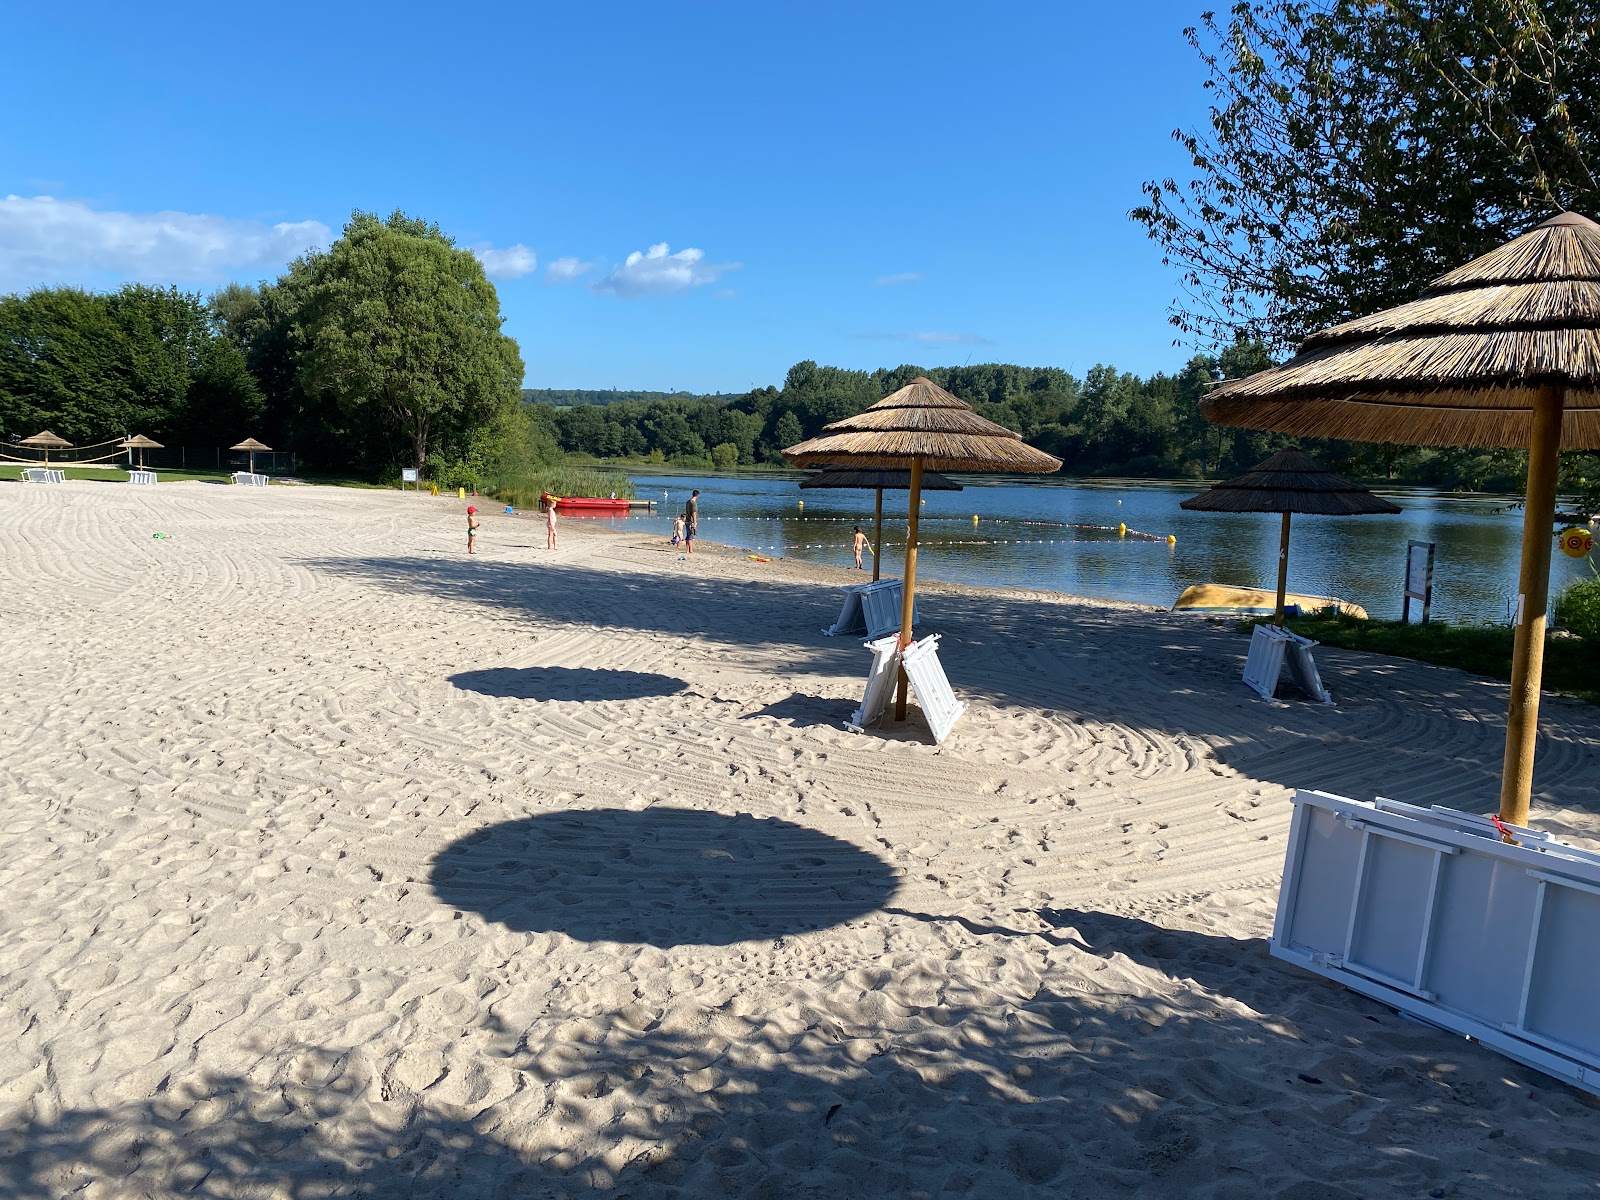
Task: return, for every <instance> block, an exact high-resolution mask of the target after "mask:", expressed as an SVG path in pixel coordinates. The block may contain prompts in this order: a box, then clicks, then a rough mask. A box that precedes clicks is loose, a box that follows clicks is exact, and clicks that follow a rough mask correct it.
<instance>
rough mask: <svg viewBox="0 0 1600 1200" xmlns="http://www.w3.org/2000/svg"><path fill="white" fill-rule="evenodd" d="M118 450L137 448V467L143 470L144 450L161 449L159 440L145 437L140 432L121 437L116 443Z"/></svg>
mask: <svg viewBox="0 0 1600 1200" xmlns="http://www.w3.org/2000/svg"><path fill="white" fill-rule="evenodd" d="M117 449H119V450H137V451H138V452H139V469H140V470H141V471H142V470H144V452H145V451H146V450H160V449H163V447H162V445H161V443H160V442H158V441H156V440H155V439H154V438H147V437H145V435H144V434H142V433H136V434H134V435H133V436H132V437H130V438H123V439H122V441H120V442H118V443H117Z"/></svg>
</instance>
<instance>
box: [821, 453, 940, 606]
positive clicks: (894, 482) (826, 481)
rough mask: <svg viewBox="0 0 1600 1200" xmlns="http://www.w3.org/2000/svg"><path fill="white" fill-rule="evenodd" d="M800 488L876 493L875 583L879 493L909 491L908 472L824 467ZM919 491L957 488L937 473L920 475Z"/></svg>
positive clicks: (880, 515)
mask: <svg viewBox="0 0 1600 1200" xmlns="http://www.w3.org/2000/svg"><path fill="white" fill-rule="evenodd" d="M800 486H801V487H803V488H856V489H860V488H872V489H873V490H874V491H876V492H877V494H878V498H877V504H876V505H875V506H874V508H873V516H872V582H873V583H877V582H878V560H879V558H880V557H881V552H882V550H883V493H884V492H885V491H891V492H904V491H907V490H908V489H909V488H910V487H911V472H910V471H870V470H857V469H855V468H853V467H824V468H822V470H821V471H819V472H817V474H815V475H813V476H812V477H811V478H810V479H806V480H803V481H802V482H801V484H800ZM922 490H923V491H925V492H959V491H960V490H961V485H960V484H959V483H957V482H956V481H955V480H954V479H946V478H945V477H944V476H943V475H941V474H939V472H937V471H924V472H923V473H922Z"/></svg>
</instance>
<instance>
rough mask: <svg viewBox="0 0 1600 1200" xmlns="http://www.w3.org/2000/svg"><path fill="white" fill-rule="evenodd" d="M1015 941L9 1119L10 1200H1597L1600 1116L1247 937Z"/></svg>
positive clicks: (192, 1082)
mask: <svg viewBox="0 0 1600 1200" xmlns="http://www.w3.org/2000/svg"><path fill="white" fill-rule="evenodd" d="M923 917H924V919H926V920H929V921H932V922H934V923H936V924H938V923H942V922H943V921H944V920H946V918H940V917H938V916H936V915H927V914H924V915H923ZM1013 918H1014V922H1015V923H1016V924H1018V925H1020V926H1036V927H1037V928H1035V929H1032V930H1030V929H1027V928H1016V929H1002V928H995V929H993V930H991V932H994V933H997V934H1004V935H1005V938H1004V939H1003V940H1002V941H1000V942H999V943H998V950H997V951H991V952H990V953H989V954H988V956H987V957H984V958H982V959H981V960H975V959H974V957H973V955H974V953H975V948H974V947H973V946H971V944H970V942H969V944H968V945H967V947H966V950H965V951H963V952H962V953H961V954H957V955H955V956H953V957H952V958H951V960H950V961H949V962H947V963H945V964H942V965H940V966H939V967H938V969H928V967H929V966H931V964H925V965H924V967H923V968H921V969H912V968H909V967H902V968H900V969H898V970H897V969H892V968H890V967H887V966H885V967H881V968H880V967H870V968H862V969H858V970H854V971H850V972H848V973H845V974H843V975H842V976H841V977H839V978H837V979H836V980H835V981H834V982H833V984H832V986H831V987H829V988H826V989H819V988H811V989H809V990H808V993H807V994H806V995H804V996H780V997H776V998H774V997H773V996H772V995H770V994H769V995H767V996H765V997H763V998H756V999H752V1000H751V1001H749V1002H748V1003H745V1002H741V1001H740V1000H739V999H737V998H736V999H734V1000H731V1001H728V1002H727V1003H724V1004H722V1005H720V1006H719V1007H716V1008H714V1009H710V1010H705V1009H700V1008H694V1007H691V1008H689V1009H687V1010H671V1011H667V1012H662V1011H660V1010H654V1011H652V1010H648V1009H645V1008H643V1007H642V1006H640V1005H630V1006H629V1007H628V1008H626V1009H623V1010H621V1011H618V1012H616V1013H612V1014H609V1015H603V1016H596V1017H588V1018H585V1019H583V1020H582V1021H581V1022H580V1023H579V1024H580V1026H581V1029H580V1030H578V1031H577V1032H578V1036H574V1032H575V1030H574V1027H573V1026H572V1024H571V1023H570V1022H565V1023H557V1024H552V1025H545V1026H538V1027H527V1026H523V1027H512V1026H510V1025H508V1024H507V1023H505V1022H504V1021H503V1020H501V1019H499V1018H498V1017H494V1016H492V1015H491V1016H490V1018H489V1020H488V1022H487V1024H486V1026H485V1027H484V1032H485V1041H484V1043H483V1044H482V1045H481V1047H480V1049H479V1055H480V1058H481V1059H483V1060H493V1061H494V1062H496V1063H498V1064H500V1065H501V1066H503V1067H509V1068H511V1069H512V1070H514V1071H515V1073H516V1076H517V1079H518V1085H517V1089H516V1091H515V1092H514V1093H513V1094H512V1095H511V1096H508V1097H506V1098H505V1099H503V1100H501V1101H499V1102H498V1103H494V1104H488V1103H485V1102H479V1103H477V1104H473V1103H465V1104H453V1105H452V1104H446V1103H444V1102H443V1101H437V1100H431V1099H430V1098H429V1096H428V1094H427V1091H426V1089H425V1090H424V1091H423V1092H422V1093H421V1094H417V1093H412V1092H408V1091H406V1090H405V1088H404V1087H403V1086H401V1085H399V1084H396V1082H395V1081H394V1079H393V1078H392V1076H391V1075H390V1074H389V1073H387V1072H386V1070H385V1068H383V1067H382V1065H381V1064H379V1065H377V1066H373V1067H364V1066H362V1065H360V1059H359V1055H358V1054H356V1053H352V1052H348V1051H334V1050H316V1049H308V1050H303V1051H302V1052H301V1053H299V1054H296V1055H293V1062H294V1064H295V1065H294V1066H293V1067H292V1068H280V1069H279V1070H277V1071H275V1072H273V1076H272V1081H271V1082H264V1081H257V1082H252V1081H250V1080H247V1079H244V1078H240V1077H235V1076H203V1075H200V1074H198V1073H196V1074H193V1075H190V1076H187V1077H184V1078H179V1079H176V1080H173V1081H170V1082H169V1083H166V1084H163V1085H161V1091H160V1093H159V1094H158V1095H157V1096H156V1097H155V1098H153V1099H149V1100H141V1101H137V1102H130V1103H127V1104H119V1105H113V1106H108V1107H104V1108H89V1109H69V1110H67V1111H62V1112H50V1113H47V1114H43V1115H37V1116H31V1115H22V1116H19V1117H18V1118H16V1119H14V1120H12V1121H11V1122H9V1123H7V1124H5V1125H3V1126H0V1193H3V1194H4V1195H6V1196H8V1197H18V1198H29V1200H31V1198H34V1197H46V1196H50V1197H55V1196H61V1195H67V1194H76V1193H77V1192H79V1191H81V1190H84V1189H85V1188H87V1186H88V1185H89V1184H90V1183H91V1182H95V1183H98V1185H99V1189H100V1193H101V1194H105V1195H114V1196H123V1195H129V1196H133V1195H150V1196H163V1197H164V1196H169V1195H188V1196H199V1197H206V1198H217V1200H221V1198H223V1197H228V1198H233V1197H246V1196H263V1195H265V1196H284V1197H291V1198H293V1200H310V1198H312V1197H319V1198H320V1197H327V1196H374V1197H424V1196H427V1197H475V1198H476V1197H563V1196H565V1197H579V1196H585V1197H586V1196H600V1195H605V1196H612V1197H621V1196H628V1197H634V1198H643V1197H662V1198H666V1197H672V1198H675V1200H690V1198H692V1197H720V1196H738V1197H751V1198H756V1197H831V1196H861V1195H874V1196H895V1197H900V1196H904V1197H934V1196H968V1195H972V1196H1007V1197H1011V1196H1016V1197H1023V1198H1038V1200H1044V1198H1045V1197H1051V1198H1054V1197H1061V1196H1068V1197H1085V1198H1088V1197H1102V1196H1118V1197H1122V1196H1127V1197H1149V1198H1156V1197H1162V1198H1165V1197H1197V1198H1200V1200H1244V1198H1246V1197H1248V1198H1250V1200H1258V1198H1260V1197H1273V1198H1279V1200H1346V1198H1351V1197H1370V1196H1379V1195H1382V1196H1390V1195H1394V1196H1410V1195H1429V1194H1431V1193H1433V1192H1434V1190H1435V1189H1443V1194H1445V1195H1457V1196H1465V1197H1472V1196H1528V1197H1535V1196H1537V1197H1553V1196H1578V1195H1588V1194H1592V1188H1593V1184H1594V1172H1595V1170H1596V1169H1597V1167H1600V1154H1596V1153H1595V1152H1594V1151H1593V1150H1592V1149H1591V1148H1590V1147H1589V1145H1588V1142H1589V1141H1590V1138H1589V1128H1590V1123H1591V1122H1592V1118H1593V1113H1592V1111H1591V1110H1590V1109H1589V1108H1587V1107H1586V1106H1585V1105H1584V1104H1583V1103H1581V1102H1580V1100H1579V1099H1578V1098H1577V1097H1576V1095H1575V1094H1573V1093H1571V1092H1569V1091H1567V1090H1566V1089H1564V1088H1562V1087H1560V1086H1559V1085H1556V1084H1553V1083H1552V1082H1551V1081H1549V1080H1546V1079H1545V1078H1544V1077H1542V1076H1539V1075H1538V1074H1537V1073H1535V1072H1531V1071H1527V1070H1524V1069H1522V1068H1518V1067H1516V1066H1514V1065H1512V1064H1509V1063H1506V1062H1505V1061H1504V1060H1501V1059H1499V1058H1498V1057H1497V1056H1494V1055H1492V1054H1490V1053H1489V1052H1488V1051H1486V1050H1483V1049H1482V1048H1480V1047H1478V1046H1475V1045H1471V1044H1469V1043H1467V1042H1465V1041H1463V1040H1462V1039H1459V1038H1454V1037H1450V1036H1448V1035H1446V1034H1443V1033H1441V1032H1439V1031H1437V1030H1432V1029H1427V1028H1423V1027H1420V1026H1417V1025H1411V1024H1408V1023H1405V1022H1402V1021H1400V1020H1399V1019H1398V1018H1396V1017H1395V1016H1394V1015H1393V1014H1391V1013H1389V1012H1388V1011H1387V1010H1385V1009H1382V1008H1380V1007H1379V1006H1377V1005H1374V1004H1370V1003H1368V1002H1366V1001H1364V1000H1362V999H1360V998H1359V997H1354V996H1352V995H1351V994H1349V993H1346V992H1343V991H1341V990H1334V989H1329V988H1325V987H1321V986H1317V985H1316V984H1315V983H1314V982H1311V981H1309V980H1308V979H1307V978H1306V977H1305V976H1304V975H1302V974H1300V973H1298V972H1295V971H1293V970H1291V969H1289V968H1286V967H1284V966H1282V965H1281V964H1278V963H1276V962H1274V961H1273V960H1271V959H1270V958H1268V957H1267V956H1266V955H1265V953H1264V951H1263V949H1262V946H1261V943H1259V942H1239V941H1236V940H1234V939H1229V938H1223V937H1217V936H1213V935H1209V934H1204V933H1196V932H1189V931H1182V930H1170V929H1164V928H1161V927H1158V926H1154V925H1151V924H1149V923H1147V922H1144V921H1140V920H1138V919H1136V918H1130V917H1116V916H1110V915H1107V914H1102V913H1087V912H1080V913H1068V912H1055V913H1052V914H1050V915H1049V919H1046V918H1045V917H1044V916H1043V915H1040V914H1029V913H1018V914H1013ZM1046 948H1048V949H1049V952H1050V953H1052V954H1056V955H1062V956H1065V957H1066V959H1068V960H1069V961H1068V963H1067V965H1068V966H1070V967H1071V968H1073V969H1074V970H1075V972H1076V975H1077V977H1078V978H1080V979H1081V980H1082V984H1081V985H1080V986H1078V987H1075V988H1073V989H1070V990H1064V991H1052V990H1050V989H1049V988H1043V987H1037V986H1020V985H1019V984H1018V981H1022V982H1023V983H1025V981H1026V979H1027V976H1026V974H1025V973H1019V972H1020V964H1019V963H1018V962H1017V961H1016V960H1018V959H1019V956H1020V958H1026V957H1029V956H1032V955H1035V954H1036V953H1038V952H1039V951H1040V950H1043V949H1046ZM1008 961H1010V962H1012V964H1013V965H1012V967H1010V968H1008V967H1007V965H1006V964H1007V962H1008ZM1007 980H1009V981H1011V982H1010V983H1008V982H1006V981H1007ZM292 1049H293V1047H290V1050H291V1051H292ZM285 1053H287V1052H285ZM252 1074H255V1075H257V1076H258V1077H260V1079H261V1080H264V1079H265V1072H262V1071H256V1072H252Z"/></svg>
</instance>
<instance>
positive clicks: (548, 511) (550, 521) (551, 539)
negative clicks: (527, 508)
mask: <svg viewBox="0 0 1600 1200" xmlns="http://www.w3.org/2000/svg"><path fill="white" fill-rule="evenodd" d="M544 548H545V549H546V550H554V549H555V548H556V502H555V501H554V500H550V501H547V502H546V503H545V506H544Z"/></svg>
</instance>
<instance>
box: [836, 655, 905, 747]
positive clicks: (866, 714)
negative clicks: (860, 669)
mask: <svg viewBox="0 0 1600 1200" xmlns="http://www.w3.org/2000/svg"><path fill="white" fill-rule="evenodd" d="M866 647H867V649H868V650H871V651H872V666H871V667H869V668H868V669H867V688H866V691H865V692H864V693H863V694H862V696H861V707H860V708H858V709H856V711H855V712H853V713H851V714H850V719H849V720H848V721H846V722H845V727H846V728H847V729H853V730H854V731H855V732H857V733H860V732H861V731H862V730H863V729H865V728H866V727H867V726H868V725H873V724H876V723H877V720H878V718H879V717H881V716H883V709H884V706H885V705H886V704H888V703H889V695H890V693H891V692H893V691H894V685H895V681H896V680H898V679H899V678H900V672H899V666H900V639H899V638H898V637H887V638H879V639H878V640H877V641H875V642H867V643H866Z"/></svg>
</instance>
